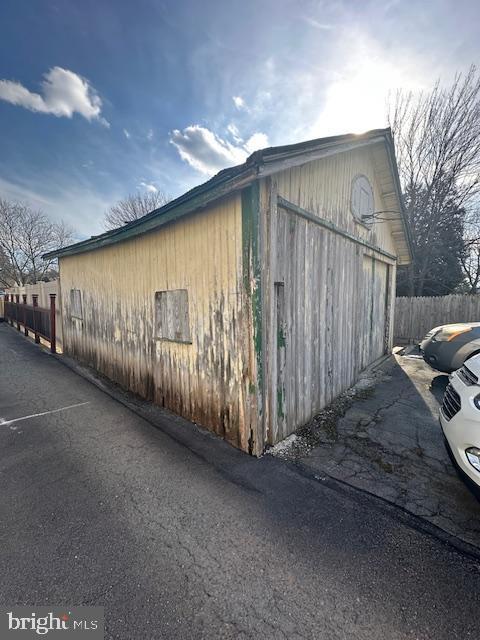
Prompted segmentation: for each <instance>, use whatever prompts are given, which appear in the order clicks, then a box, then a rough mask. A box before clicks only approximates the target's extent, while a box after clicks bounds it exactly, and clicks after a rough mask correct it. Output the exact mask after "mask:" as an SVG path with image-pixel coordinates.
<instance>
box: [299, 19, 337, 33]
mask: <svg viewBox="0 0 480 640" xmlns="http://www.w3.org/2000/svg"><path fill="white" fill-rule="evenodd" d="M304 20H305V22H306V23H308V24H309V25H310V26H311V27H314V28H315V29H320V31H332V30H333V25H331V24H327V23H326V22H319V21H318V20H315V18H312V17H310V16H305V17H304Z"/></svg>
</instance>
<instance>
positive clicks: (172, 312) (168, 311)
mask: <svg viewBox="0 0 480 640" xmlns="http://www.w3.org/2000/svg"><path fill="white" fill-rule="evenodd" d="M155 337H156V338H159V339H163V340H173V341H174V342H186V343H191V341H192V338H191V334H190V318H189V313H188V291H187V290H186V289H174V290H171V291H156V292H155Z"/></svg>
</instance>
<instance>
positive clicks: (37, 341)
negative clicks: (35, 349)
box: [32, 293, 40, 344]
mask: <svg viewBox="0 0 480 640" xmlns="http://www.w3.org/2000/svg"><path fill="white" fill-rule="evenodd" d="M32 299H33V331H34V333H35V344H40V336H39V335H38V331H37V314H36V313H35V311H36V309H37V307H38V294H37V293H34V294H32Z"/></svg>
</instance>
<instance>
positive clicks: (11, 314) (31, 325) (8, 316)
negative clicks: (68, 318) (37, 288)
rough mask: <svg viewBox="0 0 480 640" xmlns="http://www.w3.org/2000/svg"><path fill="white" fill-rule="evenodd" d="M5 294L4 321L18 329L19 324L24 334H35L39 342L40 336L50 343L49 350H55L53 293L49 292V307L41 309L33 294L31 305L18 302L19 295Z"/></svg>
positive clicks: (53, 351) (36, 340)
mask: <svg viewBox="0 0 480 640" xmlns="http://www.w3.org/2000/svg"><path fill="white" fill-rule="evenodd" d="M13 298H14V295H12V294H9V295H8V294H7V295H6V296H5V312H4V316H5V321H6V322H10V324H11V325H12V327H13V326H15V325H16V327H17V329H18V331H20V329H21V326H23V330H24V333H25V335H26V336H28V332H29V331H31V332H32V333H33V334H34V335H35V342H36V343H37V344H39V343H40V338H43V339H44V340H47V341H48V342H49V343H50V351H51V352H52V353H55V352H56V335H55V334H56V331H55V294H53V293H51V294H50V309H43V308H42V307H39V306H38V305H37V296H36V295H34V296H33V305H29V304H27V303H26V296H24V302H20V296H19V295H15V298H16V300H13Z"/></svg>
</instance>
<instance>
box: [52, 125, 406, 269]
mask: <svg viewBox="0 0 480 640" xmlns="http://www.w3.org/2000/svg"><path fill="white" fill-rule="evenodd" d="M381 142H383V143H384V146H385V151H386V153H387V158H388V162H389V165H390V172H389V173H390V178H391V183H392V184H391V186H389V187H388V188H389V189H390V191H389V192H388V195H389V196H393V198H394V202H395V208H393V207H392V209H391V211H390V214H391V219H392V220H394V221H395V220H396V221H397V228H396V230H395V229H394V231H393V232H392V235H393V236H394V239H395V243H396V245H397V246H398V248H397V250H398V253H399V264H407V263H408V262H410V258H411V248H410V247H411V242H410V236H409V229H408V225H407V223H406V218H405V212H404V207H403V200H402V195H401V188H400V180H399V177H398V170H397V163H396V159H395V151H394V146H393V138H392V135H391V131H390V129H374V130H372V131H368V132H367V133H363V134H360V135H355V134H346V135H339V136H330V137H327V138H318V139H316V140H309V141H306V142H300V143H297V144H290V145H284V146H280V147H268V148H266V149H261V150H259V151H255V152H254V153H252V155H251V156H249V157H248V158H247V160H246V161H245V162H244V163H243V164H240V165H237V166H235V167H230V168H228V169H223V170H222V171H220V172H219V173H217V174H216V175H215V176H213V178H210V180H207V182H204V183H203V184H201V185H199V186H198V187H194V188H193V189H191V190H190V191H187V192H186V193H184V194H183V195H181V196H180V197H178V198H176V199H175V200H171V201H170V202H168V203H167V204H165V205H163V206H162V207H160V208H159V209H155V210H154V211H152V212H151V213H148V214H147V215H145V216H143V217H142V218H139V219H138V220H134V221H132V222H129V223H127V224H125V225H123V226H122V227H119V228H118V229H113V230H112V231H107V232H105V233H102V234H101V235H98V236H92V237H91V238H88V239H87V240H82V241H81V242H77V243H75V244H72V245H69V246H67V247H63V248H61V249H56V250H54V251H50V252H49V253H46V254H45V255H44V256H43V257H44V258H54V257H62V256H68V255H73V254H76V253H83V252H85V251H92V250H94V249H100V248H102V247H106V246H109V245H111V244H115V243H117V242H122V241H124V240H129V239H131V238H134V237H136V236H139V235H141V234H144V233H148V232H149V231H153V230H155V229H157V228H159V227H161V226H163V225H165V224H167V223H169V222H172V221H174V220H177V219H179V218H182V217H183V216H186V215H188V214H191V213H194V212H196V211H199V210H201V209H203V208H204V207H206V206H208V205H209V204H211V203H212V202H214V201H215V200H218V199H219V198H221V197H223V196H225V195H227V194H229V193H233V192H234V191H238V190H240V189H243V188H244V187H246V186H247V185H249V184H250V183H252V182H253V181H254V180H256V179H257V178H259V177H264V176H268V175H271V174H273V173H276V172H277V171H281V170H282V169H285V168H288V167H292V166H297V165H301V164H305V163H306V162H310V161H312V160H316V159H319V158H324V157H327V156H329V155H334V154H338V153H342V152H345V151H350V150H352V149H357V148H359V147H363V146H366V145H372V144H377V143H381ZM393 214H396V215H393Z"/></svg>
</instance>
